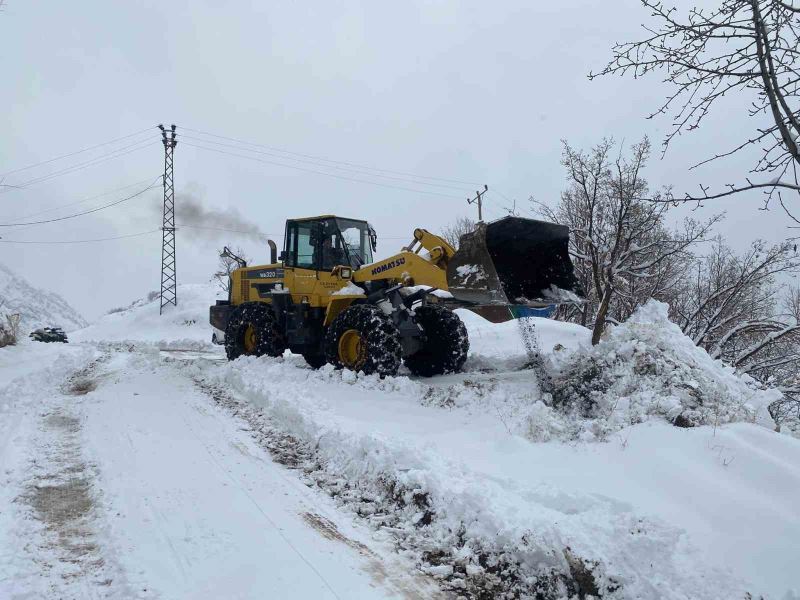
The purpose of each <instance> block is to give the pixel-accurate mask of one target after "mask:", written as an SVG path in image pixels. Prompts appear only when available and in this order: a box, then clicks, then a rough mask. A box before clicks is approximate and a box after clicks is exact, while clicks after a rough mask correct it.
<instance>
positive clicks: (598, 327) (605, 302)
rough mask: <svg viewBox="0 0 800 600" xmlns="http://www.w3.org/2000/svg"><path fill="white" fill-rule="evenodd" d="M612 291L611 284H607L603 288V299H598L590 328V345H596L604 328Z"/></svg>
mask: <svg viewBox="0 0 800 600" xmlns="http://www.w3.org/2000/svg"><path fill="white" fill-rule="evenodd" d="M613 293H614V291H613V288H612V286H611V284H610V283H609V284H607V285H606V287H605V289H604V290H603V299H602V300H600V306H599V307H598V308H597V315H596V316H595V318H594V328H593V329H592V346H596V345H597V344H598V343H599V342H600V336H601V335H603V331H605V328H606V316H608V307H609V305H610V304H611V295H612V294H613Z"/></svg>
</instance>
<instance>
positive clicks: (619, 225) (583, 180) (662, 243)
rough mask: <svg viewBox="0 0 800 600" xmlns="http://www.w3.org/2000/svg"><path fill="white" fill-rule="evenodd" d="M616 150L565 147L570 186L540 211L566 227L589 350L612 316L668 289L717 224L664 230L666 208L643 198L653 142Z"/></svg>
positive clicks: (609, 147) (626, 312) (688, 224)
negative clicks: (582, 294)
mask: <svg viewBox="0 0 800 600" xmlns="http://www.w3.org/2000/svg"><path fill="white" fill-rule="evenodd" d="M614 148H615V144H614V142H613V141H611V140H604V141H603V142H601V143H600V144H598V145H597V146H595V147H594V148H593V149H592V150H591V151H590V152H589V153H585V152H583V151H580V150H575V149H573V148H572V147H571V146H569V144H567V143H566V142H564V149H563V153H562V164H563V165H564V167H565V168H566V169H567V179H568V181H569V187H568V188H567V190H565V191H564V192H563V193H562V195H561V202H560V203H559V205H558V206H557V207H556V208H555V209H551V208H550V207H547V206H542V205H539V206H538V208H539V212H540V213H541V214H543V215H544V216H545V218H548V219H549V220H551V221H555V222H557V223H561V224H564V225H567V226H569V228H570V233H571V236H570V252H571V254H572V257H573V259H574V262H575V264H576V271H577V277H578V279H579V280H581V282H582V283H583V284H584V286H585V289H586V290H587V293H588V295H589V297H588V302H587V304H586V305H584V307H582V308H580V309H578V310H580V311H581V313H580V317H579V321H580V322H581V323H583V324H587V325H588V323H589V321H590V320H591V321H593V323H592V329H593V331H592V343H593V344H597V343H598V342H599V341H600V336H601V335H602V333H603V330H604V329H605V325H606V322H607V321H609V320H616V319H615V318H614V316H615V315H616V316H617V318H619V317H623V318H625V317H627V316H629V315H630V313H631V312H632V311H633V310H634V309H635V308H636V306H638V305H639V304H640V303H641V302H643V301H644V300H646V299H647V298H650V297H652V296H654V295H657V294H658V293H659V292H660V291H665V290H666V289H669V288H670V284H671V282H672V280H673V279H674V277H675V276H676V275H677V272H678V270H679V269H677V268H676V266H677V264H678V262H677V261H678V259H679V258H680V257H681V256H682V255H683V254H684V253H686V252H687V250H688V248H689V247H690V246H691V245H692V244H693V243H695V242H696V241H698V240H700V239H702V238H703V237H705V235H706V234H707V232H708V231H709V229H710V228H711V226H712V225H713V224H714V223H715V222H716V221H717V220H718V217H714V218H712V219H710V220H709V221H707V222H705V223H697V222H695V221H692V220H688V221H686V222H685V224H684V227H683V229H682V230H681V231H678V232H675V233H670V232H668V231H667V229H666V226H665V215H666V213H667V211H668V210H669V207H670V205H669V204H668V203H659V202H649V201H647V200H644V199H643V196H647V195H648V185H647V182H646V181H645V179H644V178H643V177H642V170H643V169H644V167H645V165H646V163H647V159H648V158H649V155H650V142H649V141H648V140H647V138H645V139H644V140H642V141H641V142H639V143H638V144H635V145H633V146H632V147H631V149H630V157H624V156H623V155H622V150H621V149H620V152H619V154H618V155H617V156H616V157H613V156H612V152H613V151H614ZM614 306H616V307H617V308H616V309H615V308H614ZM620 307H624V311H623V310H621V309H620ZM623 313H624V314H623Z"/></svg>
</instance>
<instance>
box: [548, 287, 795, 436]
mask: <svg viewBox="0 0 800 600" xmlns="http://www.w3.org/2000/svg"><path fill="white" fill-rule="evenodd" d="M667 309H668V307H667V305H666V304H663V303H660V302H657V301H654V300H651V301H650V302H648V303H647V304H646V305H644V306H643V307H641V308H640V309H639V310H637V311H636V313H634V315H633V316H632V317H631V318H630V319H629V320H628V321H627V322H625V323H623V324H621V325H619V326H617V327H614V328H613V329H611V330H610V331H609V332H608V335H607V336H606V338H605V339H604V340H602V341H601V342H600V343H599V344H598V345H597V346H594V347H584V348H582V349H581V350H579V351H577V352H573V353H571V354H568V355H566V356H565V357H560V356H559V355H558V354H556V355H555V356H554V357H553V361H554V364H555V366H556V376H555V381H554V383H555V386H554V392H553V398H552V403H551V405H552V406H554V407H557V408H558V409H559V410H560V411H561V412H562V413H563V412H566V413H567V414H569V415H571V416H573V417H575V418H576V420H575V421H573V422H572V424H571V426H572V427H573V431H572V434H573V435H577V436H581V437H582V438H584V439H594V438H595V437H599V438H600V439H605V438H607V436H608V434H609V433H611V432H613V431H616V430H619V429H621V428H622V427H625V426H628V425H633V424H636V423H641V422H643V421H645V420H647V419H648V418H650V417H659V418H663V419H666V420H667V421H669V422H671V423H674V424H676V425H679V426H682V427H694V426H697V425H721V424H724V423H733V422H740V421H747V422H753V423H761V424H763V425H766V426H768V427H770V428H774V423H773V422H772V420H771V418H770V416H769V413H768V411H767V406H768V405H769V404H770V402H772V401H774V400H776V399H777V398H779V397H780V394H779V393H778V392H777V391H775V390H763V389H760V388H759V387H758V386H757V384H756V383H755V381H753V380H752V379H751V378H749V377H747V376H741V375H738V374H737V373H736V372H735V370H734V369H733V368H731V367H728V366H726V365H724V364H723V363H722V362H720V361H717V360H714V359H712V358H711V357H710V356H709V355H708V353H706V352H705V350H703V349H702V348H698V347H697V346H695V345H694V343H692V341H691V340H690V339H689V338H688V337H686V336H685V335H683V333H682V332H681V330H680V328H679V327H678V326H677V325H675V324H674V323H672V322H670V321H669V318H668V316H667ZM565 426H568V427H569V426H570V425H565Z"/></svg>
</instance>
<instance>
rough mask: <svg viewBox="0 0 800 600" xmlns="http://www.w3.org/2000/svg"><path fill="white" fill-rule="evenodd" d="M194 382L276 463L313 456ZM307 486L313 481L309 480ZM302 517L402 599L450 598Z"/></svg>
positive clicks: (317, 519)
mask: <svg viewBox="0 0 800 600" xmlns="http://www.w3.org/2000/svg"><path fill="white" fill-rule="evenodd" d="M193 382H194V384H195V385H196V386H197V387H198V388H199V389H200V390H202V391H203V393H204V394H205V395H207V396H208V397H209V398H210V400H212V401H213V402H214V403H215V404H216V406H218V407H219V408H220V409H222V410H224V411H225V412H227V413H228V414H230V415H231V416H233V417H234V418H236V419H238V420H240V421H242V422H243V423H244V424H246V427H245V428H242V429H243V430H244V431H247V432H249V433H250V434H251V437H252V438H253V440H254V441H255V442H256V443H257V444H258V445H259V446H260V447H262V448H263V449H264V450H266V451H267V452H268V453H269V454H270V456H271V457H272V459H273V460H274V461H275V462H277V463H279V464H280V465H283V466H285V467H288V468H290V469H292V468H298V467H300V466H301V465H302V464H303V462H304V461H305V460H307V459H310V456H306V454H307V453H306V451H305V449H304V448H303V447H302V446H303V444H302V443H300V442H298V441H297V440H294V439H293V438H292V437H291V436H289V435H285V434H281V433H280V432H279V431H277V430H272V431H271V433H272V435H271V436H269V438H266V439H265V438H264V437H263V436H260V435H257V433H260V434H264V432H265V428H264V424H263V423H262V422H258V421H257V420H256V421H254V420H253V419H254V418H255V417H254V415H252V414H251V412H249V411H248V410H247V408H249V407H246V406H245V405H243V404H242V403H240V402H239V401H238V400H236V399H235V398H233V397H232V396H230V395H229V394H226V393H225V392H224V391H222V390H221V389H219V388H217V387H215V386H209V385H207V384H205V383H203V382H202V381H198V380H193ZM198 412H203V413H205V410H204V409H203V408H202V407H198ZM234 445H235V447H236V449H237V451H239V452H240V453H242V454H245V455H248V456H251V457H252V455H250V454H249V453H247V452H246V450H243V449H242V448H241V447H239V445H238V444H234ZM209 453H210V451H209ZM306 485H309V484H308V483H306ZM243 491H244V490H243ZM309 494H310V495H313V492H311V491H309ZM300 516H301V517H302V519H303V520H304V521H305V522H306V524H307V525H308V526H309V527H310V528H311V529H313V530H314V531H317V532H318V533H319V534H320V535H321V536H322V537H324V538H325V539H328V540H331V541H335V542H339V543H341V544H343V545H345V546H348V547H350V548H352V549H353V550H355V551H356V552H358V553H359V554H360V555H361V556H362V557H364V558H365V559H366V561H367V567H366V570H367V572H369V574H370V575H371V576H372V577H373V579H374V580H375V581H376V583H378V584H380V585H382V586H385V587H387V588H388V589H390V590H392V591H394V592H395V593H398V594H399V595H400V596H401V597H402V598H405V599H406V600H443V599H444V598H445V597H448V596H446V595H445V594H444V593H443V592H442V591H441V590H440V588H439V586H438V585H437V584H436V583H435V582H432V581H431V580H429V579H428V578H427V577H425V576H423V575H422V574H417V573H411V574H405V573H397V572H393V569H392V566H390V565H388V564H386V563H385V561H384V560H382V559H381V558H380V557H379V556H378V555H377V554H376V553H374V552H373V551H372V550H370V549H369V548H368V547H367V546H366V545H364V544H362V543H361V542H358V541H356V540H353V539H351V538H348V537H347V536H345V535H344V534H342V532H341V531H339V529H338V527H337V526H336V524H335V523H333V522H332V521H331V520H330V519H327V518H325V517H323V516H321V515H319V514H316V513H314V512H304V513H302V514H301V515H300ZM405 568H408V566H405ZM315 570H316V569H315Z"/></svg>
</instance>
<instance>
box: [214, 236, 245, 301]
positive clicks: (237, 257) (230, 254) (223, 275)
mask: <svg viewBox="0 0 800 600" xmlns="http://www.w3.org/2000/svg"><path fill="white" fill-rule="evenodd" d="M248 260H249V259H248V258H247V257H246V256H245V253H244V250H242V249H241V248H239V247H237V248H236V249H235V250H231V249H230V248H228V246H225V247H223V249H222V250H220V253H219V261H218V262H217V272H216V273H214V279H215V280H216V282H217V284H218V285H219V287H221V288H222V290H223V291H225V292H228V291H230V281H231V273H232V272H233V271H235V270H236V269H238V268H240V267H246V266H247V262H248Z"/></svg>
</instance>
